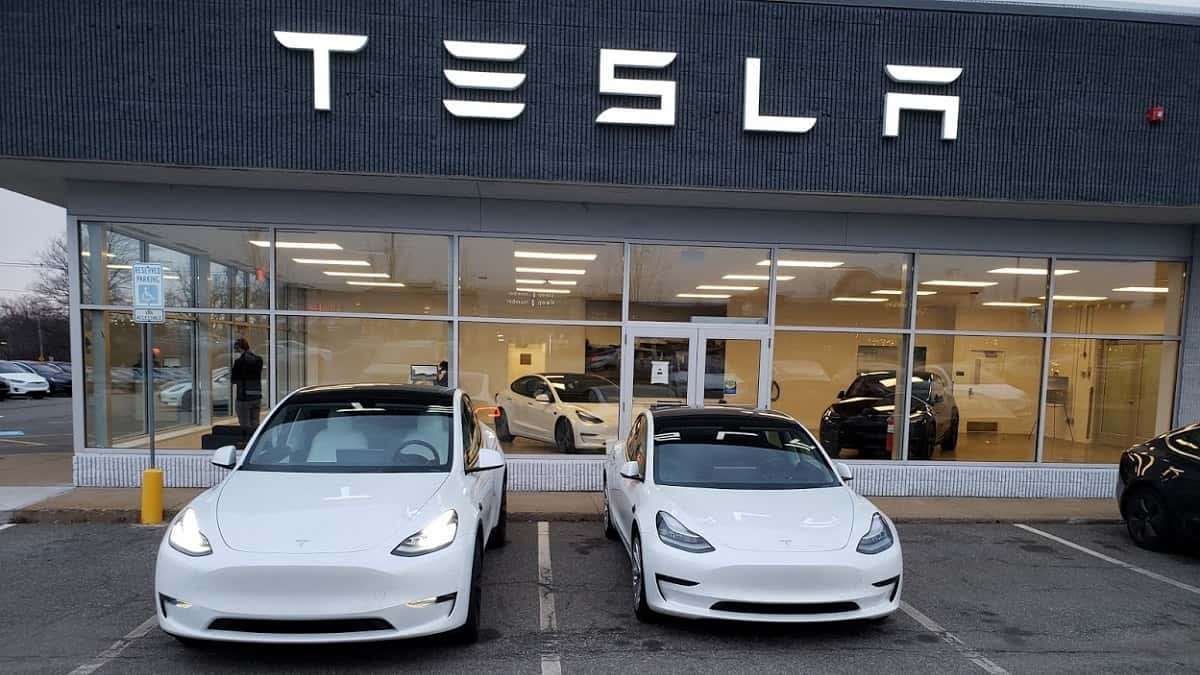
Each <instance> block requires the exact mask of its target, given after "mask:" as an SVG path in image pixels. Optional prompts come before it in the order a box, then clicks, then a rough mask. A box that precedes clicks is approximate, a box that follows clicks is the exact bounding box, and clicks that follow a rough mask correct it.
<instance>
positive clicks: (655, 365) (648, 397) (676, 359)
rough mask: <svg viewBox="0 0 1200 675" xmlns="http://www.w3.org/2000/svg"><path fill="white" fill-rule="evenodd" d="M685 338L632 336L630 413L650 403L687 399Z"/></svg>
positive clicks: (683, 402) (674, 403) (687, 345)
mask: <svg viewBox="0 0 1200 675" xmlns="http://www.w3.org/2000/svg"><path fill="white" fill-rule="evenodd" d="M690 350H691V341H690V340H689V339H688V338H658V337H636V338H634V340H633V409H632V411H633V412H632V414H633V417H637V416H638V415H639V414H641V413H643V412H645V411H646V410H648V409H650V408H652V407H658V406H679V405H687V403H688V382H689V380H688V367H689V361H690Z"/></svg>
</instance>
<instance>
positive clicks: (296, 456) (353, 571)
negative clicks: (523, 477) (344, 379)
mask: <svg viewBox="0 0 1200 675" xmlns="http://www.w3.org/2000/svg"><path fill="white" fill-rule="evenodd" d="M213 463H214V464H217V465H218V466H222V467H225V468H229V469H232V471H231V472H230V473H229V475H228V476H226V477H225V479H224V480H223V481H221V482H220V483H219V484H218V485H216V486H215V487H213V488H211V489H210V490H208V491H206V492H204V493H203V494H201V495H200V496H198V497H197V498H196V499H195V500H193V501H192V502H191V503H190V504H188V506H187V507H185V508H184V509H183V510H182V511H180V512H179V514H178V515H177V516H176V517H175V519H174V520H173V521H172V522H171V523H170V525H169V526H168V528H167V533H166V535H165V536H164V537H163V541H162V544H161V545H160V546H159V549H158V564H157V568H156V571H155V598H156V600H157V602H156V605H157V608H158V622H159V625H160V626H161V627H162V629H163V631H165V632H167V633H169V634H171V635H173V636H175V637H177V638H179V639H180V640H181V641H182V642H184V643H186V644H194V643H196V642H197V641H204V640H222V641H235V642H280V643H310V642H311V643H316V642H353V641H367V640H386V639H392V638H406V637H416V636H422V635H430V634H434V633H446V632H454V633H455V637H456V638H457V639H460V640H461V641H464V642H472V641H474V640H475V639H477V636H478V632H479V622H480V593H481V591H480V578H481V576H480V575H481V567H482V565H483V550H484V548H485V547H493V548H494V547H497V546H502V545H503V544H504V538H505V531H506V526H507V514H506V503H507V498H506V494H507V491H506V489H505V478H506V470H505V459H504V454H503V453H502V452H501V451H500V449H499V445H498V443H497V441H496V437H495V435H494V434H492V433H491V432H490V431H489V430H487V428H486V427H484V426H483V425H482V424H480V423H479V422H478V420H477V419H476V416H475V413H474V411H473V408H472V407H471V401H470V399H469V398H468V397H467V396H466V395H465V394H463V393H462V392H461V391H459V390H454V389H446V388H442V387H432V386H414V385H340V386H323V387H312V388H307V389H301V390H299V391H297V392H295V393H293V394H291V395H290V396H288V397H287V398H286V399H284V400H283V401H282V402H280V403H279V405H278V406H276V408H275V410H273V411H272V412H271V414H270V416H269V417H268V418H267V420H266V422H264V424H263V425H262V427H261V428H260V429H259V430H258V432H257V433H255V435H254V436H253V438H252V439H251V440H250V443H249V444H248V446H247V450H246V452H245V453H244V455H243V456H242V457H241V460H240V462H239V461H238V457H237V454H236V451H235V449H234V447H233V446H227V447H224V448H221V449H220V450H217V451H216V453H215V455H214V457H213Z"/></svg>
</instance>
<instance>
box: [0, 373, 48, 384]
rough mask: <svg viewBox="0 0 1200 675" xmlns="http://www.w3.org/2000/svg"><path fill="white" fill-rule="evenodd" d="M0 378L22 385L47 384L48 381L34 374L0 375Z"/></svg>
mask: <svg viewBox="0 0 1200 675" xmlns="http://www.w3.org/2000/svg"><path fill="white" fill-rule="evenodd" d="M0 378H4V379H5V380H8V381H9V382H20V383H21V384H46V379H45V378H44V377H42V376H41V375H34V374H33V373H0Z"/></svg>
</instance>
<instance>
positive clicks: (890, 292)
mask: <svg viewBox="0 0 1200 675" xmlns="http://www.w3.org/2000/svg"><path fill="white" fill-rule="evenodd" d="M871 295H904V291H901V290H897V289H894V288H881V289H879V290H878V291H871ZM917 295H937V291H917Z"/></svg>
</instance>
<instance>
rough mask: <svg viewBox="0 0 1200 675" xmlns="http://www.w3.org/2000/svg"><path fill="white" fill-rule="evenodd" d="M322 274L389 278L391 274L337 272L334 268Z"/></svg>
mask: <svg viewBox="0 0 1200 675" xmlns="http://www.w3.org/2000/svg"><path fill="white" fill-rule="evenodd" d="M322 274H324V275H325V276H327V277H362V278H364V279H387V278H388V277H389V276H391V275H389V274H388V273H386V272H335V271H334V270H325V271H324V272H322Z"/></svg>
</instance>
